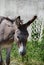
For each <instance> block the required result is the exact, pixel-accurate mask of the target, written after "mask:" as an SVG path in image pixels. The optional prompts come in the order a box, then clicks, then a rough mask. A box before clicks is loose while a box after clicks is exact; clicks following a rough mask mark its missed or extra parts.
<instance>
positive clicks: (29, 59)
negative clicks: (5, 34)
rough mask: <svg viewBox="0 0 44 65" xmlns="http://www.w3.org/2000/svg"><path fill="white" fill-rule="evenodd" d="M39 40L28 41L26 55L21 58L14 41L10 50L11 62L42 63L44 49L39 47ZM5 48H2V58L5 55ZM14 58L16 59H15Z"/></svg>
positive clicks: (23, 64)
mask: <svg viewBox="0 0 44 65" xmlns="http://www.w3.org/2000/svg"><path fill="white" fill-rule="evenodd" d="M41 46H42V45H41V42H37V43H35V42H32V41H28V42H27V46H26V48H27V49H26V51H27V53H26V56H25V57H24V59H23V62H22V57H21V56H20V55H19V53H18V48H17V45H16V44H15V43H14V44H13V47H12V50H11V64H12V63H13V65H14V62H15V63H16V65H18V64H19V65H21V64H22V65H44V49H43V48H42V47H41ZM5 54H6V50H5V49H4V50H2V55H3V59H5V58H6V57H5V56H6V55H5ZM15 60H16V61H15Z"/></svg>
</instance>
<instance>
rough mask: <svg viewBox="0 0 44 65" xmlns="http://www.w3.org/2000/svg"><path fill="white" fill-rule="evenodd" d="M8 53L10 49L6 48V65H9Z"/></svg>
mask: <svg viewBox="0 0 44 65" xmlns="http://www.w3.org/2000/svg"><path fill="white" fill-rule="evenodd" d="M10 51H11V48H7V52H6V64H7V65H9V64H10Z"/></svg>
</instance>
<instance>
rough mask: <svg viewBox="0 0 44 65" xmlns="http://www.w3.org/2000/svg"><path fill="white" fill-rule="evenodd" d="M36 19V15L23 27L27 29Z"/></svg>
mask: <svg viewBox="0 0 44 65" xmlns="http://www.w3.org/2000/svg"><path fill="white" fill-rule="evenodd" d="M36 18H37V16H36V15H35V16H34V17H33V18H32V19H31V20H29V21H28V22H27V23H25V24H23V25H22V26H24V27H26V28H27V27H28V26H29V25H30V24H31V23H32V22H33V21H34V20H35V19H36Z"/></svg>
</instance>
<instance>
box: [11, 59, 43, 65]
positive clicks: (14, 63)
mask: <svg viewBox="0 0 44 65" xmlns="http://www.w3.org/2000/svg"><path fill="white" fill-rule="evenodd" d="M10 65H44V62H40V61H35V60H30V61H24V62H21V61H19V60H15V59H13V60H11V63H10Z"/></svg>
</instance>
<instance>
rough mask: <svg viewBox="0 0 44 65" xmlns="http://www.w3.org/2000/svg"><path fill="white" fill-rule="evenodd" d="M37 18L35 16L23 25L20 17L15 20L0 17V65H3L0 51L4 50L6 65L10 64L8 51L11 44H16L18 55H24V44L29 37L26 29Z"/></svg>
mask: <svg viewBox="0 0 44 65" xmlns="http://www.w3.org/2000/svg"><path fill="white" fill-rule="evenodd" d="M36 18H37V16H36V15H35V16H34V17H33V18H32V19H31V20H29V21H28V22H27V23H25V24H23V22H22V20H21V18H20V16H18V17H17V18H15V19H13V20H12V19H10V18H8V17H2V16H0V65H3V59H2V53H1V51H2V49H3V48H6V64H7V65H9V64H10V51H11V48H12V44H13V42H14V41H15V42H16V43H17V46H18V49H19V53H20V54H21V55H22V56H24V55H25V54H26V42H27V38H28V36H29V34H28V31H27V27H28V26H29V25H30V24H31V23H32V22H33V21H34V20H35V19H36Z"/></svg>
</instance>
